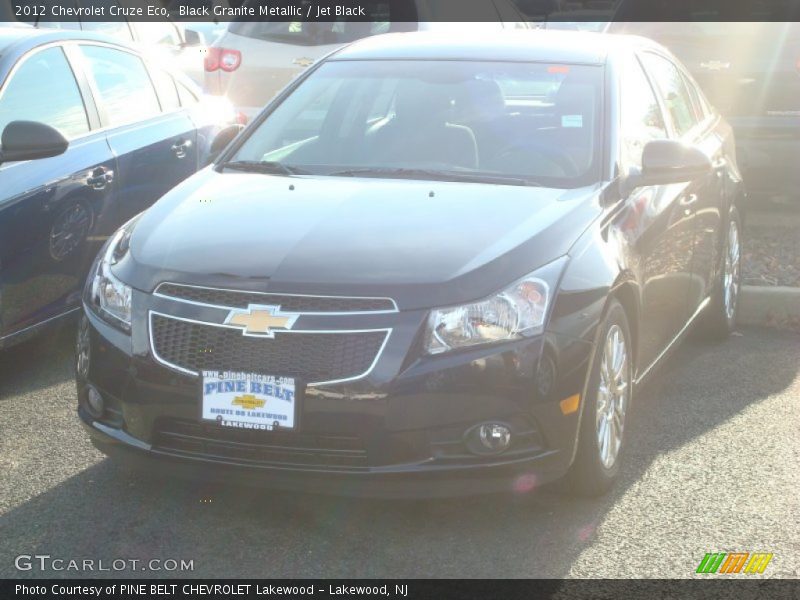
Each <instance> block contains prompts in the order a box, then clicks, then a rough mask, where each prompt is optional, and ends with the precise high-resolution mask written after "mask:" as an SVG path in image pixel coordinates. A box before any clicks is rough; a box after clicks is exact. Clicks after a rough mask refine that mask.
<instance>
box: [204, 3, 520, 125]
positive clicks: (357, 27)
mask: <svg viewBox="0 0 800 600" xmlns="http://www.w3.org/2000/svg"><path fill="white" fill-rule="evenodd" d="M248 1H249V0H248ZM300 3H301V4H302V5H304V6H305V5H307V4H309V3H310V0H301V2H300ZM401 4H404V3H401ZM396 6H397V3H396V2H395V1H393V0H385V10H386V16H387V20H386V21H372V22H358V21H347V20H344V19H342V20H339V21H333V22H298V21H296V22H287V21H246V20H242V21H232V22H231V23H230V24H229V25H228V28H227V30H226V31H225V33H223V34H222V35H221V36H220V37H219V38H218V39H217V40H216V42H214V44H212V46H211V47H210V48H209V49H208V54H207V55H206V60H205V85H204V87H205V91H206V93H209V94H213V95H219V96H227V97H228V99H229V100H230V101H231V102H232V103H233V106H234V107H236V109H237V110H238V111H239V112H240V113H241V115H242V117H244V119H250V118H252V117H253V116H254V115H255V114H256V113H258V112H259V111H260V110H261V107H263V106H264V105H265V104H266V103H267V102H268V101H269V100H271V99H272V98H273V97H274V96H275V95H276V94H277V93H278V92H279V91H280V90H281V89H283V88H284V87H285V86H286V84H288V83H289V82H290V81H291V80H292V79H293V78H294V77H296V76H297V75H298V74H299V73H301V72H302V71H303V70H304V69H305V68H307V67H309V66H310V65H312V64H313V63H314V62H316V61H317V60H319V59H321V58H322V57H324V56H325V55H327V54H328V53H330V52H332V51H334V50H336V49H337V48H339V47H341V46H343V45H344V44H348V43H350V42H354V41H355V40H357V39H360V38H364V37H369V36H372V35H378V34H382V33H389V32H396V31H431V30H433V31H446V32H452V31H453V30H459V31H463V32H464V34H465V36H467V35H469V34H470V32H478V31H482V32H485V31H486V30H487V29H492V30H497V29H498V28H499V29H530V28H532V25H531V24H529V23H528V21H527V20H526V19H525V16H524V15H523V14H522V13H521V12H520V11H519V10H518V9H517V8H516V6H514V4H513V3H512V2H511V0H486V2H481V3H474V4H473V5H465V4H464V3H463V2H462V1H460V0H408V3H407V4H405V5H404V7H403V8H404V9H406V10H407V11H408V12H406V13H404V14H403V15H401V16H400V18H399V19H398V13H397V12H394V13H391V12H390V11H394V10H396ZM467 12H469V14H468V15H467V16H466V18H469V19H470V20H471V21H473V22H458V23H456V22H442V21H444V18H443V17H445V18H447V17H446V15H451V16H452V18H453V19H454V20H455V19H456V18H465V13H467ZM409 15H410V16H411V17H412V18H409ZM393 18H394V20H392V19H393Z"/></svg>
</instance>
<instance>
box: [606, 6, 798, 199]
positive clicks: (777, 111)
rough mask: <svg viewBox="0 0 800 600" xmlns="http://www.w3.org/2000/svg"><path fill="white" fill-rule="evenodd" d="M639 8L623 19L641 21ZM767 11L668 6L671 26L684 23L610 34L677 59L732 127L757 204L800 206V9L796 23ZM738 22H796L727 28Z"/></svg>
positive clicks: (619, 28)
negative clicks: (637, 39) (642, 40)
mask: <svg viewBox="0 0 800 600" xmlns="http://www.w3.org/2000/svg"><path fill="white" fill-rule="evenodd" d="M780 5H781V3H778V2H776V3H774V6H775V7H778V6H780ZM785 6H786V8H787V9H788V8H789V7H790V6H791V4H790V3H785ZM636 8H637V6H636V3H635V2H623V3H622V5H621V6H620V8H619V11H621V12H620V13H619V14H620V16H621V17H622V18H632V19H634V20H638V19H636V13H635V12H634V13H630V11H635V10H636ZM767 8H769V5H766V4H764V5H763V6H762V4H760V3H749V4H748V3H728V4H725V3H716V2H713V3H712V2H708V1H702V2H692V3H672V4H664V5H663V6H662V10H663V11H664V12H663V16H664V18H665V20H670V19H673V20H675V21H683V22H676V23H669V22H664V23H653V22H630V23H627V22H625V23H623V22H616V23H611V24H610V25H609V27H608V32H610V33H635V34H639V35H644V36H647V37H649V38H652V39H654V40H656V41H658V42H660V43H662V44H664V45H665V46H667V47H668V48H669V49H670V50H671V51H672V52H674V53H675V55H676V56H678V57H679V58H680V59H681V60H682V61H683V63H684V64H685V65H686V67H687V68H688V69H689V71H690V72H691V73H692V75H693V76H694V77H695V78H696V79H697V81H698V82H699V83H700V86H701V87H702V89H703V91H704V92H705V94H706V95H707V96H708V98H709V100H710V101H711V103H712V104H714V106H715V107H716V108H717V110H719V112H720V113H722V114H723V115H724V116H725V118H726V119H728V121H730V123H731V125H732V126H733V128H734V131H735V132H736V140H737V155H738V158H739V164H740V165H741V168H742V173H743V176H744V181H745V185H746V186H747V189H748V192H749V195H750V196H751V197H753V198H754V199H755V200H754V202H759V203H763V202H765V201H768V200H772V199H777V200H780V201H782V202H788V203H793V204H794V205H795V206H798V198H800V170H798V169H797V156H798V155H800V22H797V21H800V6H798V8H797V9H796V10H797V11H798V12H796V13H795V14H794V15H791V14H783V13H775V14H770V13H765V12H763V11H764V10H765V9H767ZM742 10H747V11H748V12H747V13H746V14H742V13H741V12H740V11H742ZM750 11H752V12H750ZM658 14H659V13H656V16H658ZM651 18H654V17H651ZM710 19H713V21H709V20H710ZM734 19H739V20H744V21H763V20H764V19H776V20H782V21H783V20H785V21H794V22H766V21H765V22H725V21H730V20H734ZM701 21H702V22H701Z"/></svg>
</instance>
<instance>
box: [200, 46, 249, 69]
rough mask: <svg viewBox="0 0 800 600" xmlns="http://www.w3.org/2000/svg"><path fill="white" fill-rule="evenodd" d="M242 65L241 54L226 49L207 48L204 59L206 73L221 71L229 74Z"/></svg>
mask: <svg viewBox="0 0 800 600" xmlns="http://www.w3.org/2000/svg"><path fill="white" fill-rule="evenodd" d="M240 64H242V53H241V52H239V51H238V50H230V49H228V48H209V49H208V52H207V53H206V58H205V68H206V71H208V72H212V71H216V70H217V69H222V70H223V71H226V72H228V73H230V72H231V71H235V70H236V69H238V68H239V65H240Z"/></svg>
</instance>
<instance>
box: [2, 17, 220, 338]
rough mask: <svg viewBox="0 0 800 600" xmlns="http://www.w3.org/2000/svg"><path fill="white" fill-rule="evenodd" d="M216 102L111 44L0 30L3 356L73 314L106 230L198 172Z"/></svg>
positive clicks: (86, 37)
mask: <svg viewBox="0 0 800 600" xmlns="http://www.w3.org/2000/svg"><path fill="white" fill-rule="evenodd" d="M211 102H217V100H213V99H207V98H205V97H204V96H203V95H202V93H201V92H200V90H199V88H197V87H196V85H195V84H193V83H192V82H191V81H190V80H189V79H188V78H186V77H185V76H183V75H181V74H180V73H179V72H176V71H173V70H171V69H170V68H168V67H167V66H165V65H164V64H163V61H154V60H152V59H151V58H148V56H145V55H143V54H142V52H141V51H140V50H137V49H134V48H133V47H132V46H128V45H126V44H124V43H121V42H119V41H115V40H113V39H112V38H108V37H104V36H99V35H94V34H88V33H82V32H69V31H47V30H45V31H41V30H35V29H33V28H18V27H17V28H11V27H7V28H3V27H0V136H2V138H1V139H2V146H0V348H4V347H7V346H10V345H12V344H14V343H17V342H19V341H22V340H24V339H27V338H28V337H30V336H31V335H33V334H34V333H36V332H37V331H39V330H40V329H41V328H42V326H44V325H47V324H51V323H57V322H59V321H60V320H61V319H62V318H64V317H68V316H69V315H70V314H72V313H74V312H76V311H78V309H79V306H80V296H81V288H82V284H83V282H84V281H85V279H86V273H87V271H88V269H89V266H90V265H91V262H92V259H93V258H94V256H95V255H96V253H97V251H98V250H99V248H100V247H101V245H102V244H103V242H104V241H105V240H106V238H107V237H108V236H109V234H111V233H112V232H114V231H115V230H116V229H117V228H118V227H119V226H120V225H121V224H122V223H124V222H125V221H127V220H129V219H130V218H131V217H133V216H134V215H136V214H138V213H139V212H141V211H143V210H144V209H146V208H147V207H149V206H150V205H151V204H153V202H155V201H156V200H157V199H158V198H159V197H160V196H161V195H163V194H164V193H165V192H167V191H168V190H169V189H171V188H172V187H173V186H175V185H176V184H177V183H179V182H180V181H182V180H183V179H185V178H186V177H188V176H189V175H191V174H192V173H194V172H195V171H197V170H198V168H200V167H201V166H203V164H205V162H206V161H207V160H208V158H209V153H210V152H211V150H212V144H213V141H214V139H215V136H216V135H217V134H218V133H219V132H220V131H222V130H224V129H225V126H226V125H227V124H229V119H232V118H233V112H232V110H230V114H228V110H226V107H225V106H224V105H218V104H211ZM233 131H234V132H235V130H233ZM225 135H228V136H229V137H228V138H227V139H230V134H225ZM225 135H223V136H221V138H225ZM224 141H225V139H223V142H224Z"/></svg>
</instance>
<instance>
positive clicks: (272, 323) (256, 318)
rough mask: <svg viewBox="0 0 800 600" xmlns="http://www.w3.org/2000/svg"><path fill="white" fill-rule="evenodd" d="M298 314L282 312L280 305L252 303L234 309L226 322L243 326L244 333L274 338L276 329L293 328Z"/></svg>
mask: <svg viewBox="0 0 800 600" xmlns="http://www.w3.org/2000/svg"><path fill="white" fill-rule="evenodd" d="M298 316H299V315H297V314H291V313H284V312H282V311H281V307H280V306H262V305H260V304H250V305H249V306H248V307H247V308H246V309H241V308H236V309H234V310H232V311H231V312H230V313H229V314H228V318H227V319H225V324H226V325H236V326H237V327H241V328H242V335H249V336H255V337H268V338H274V337H275V330H276V329H291V328H292V326H293V325H294V322H295V321H296V320H297V317H298Z"/></svg>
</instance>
